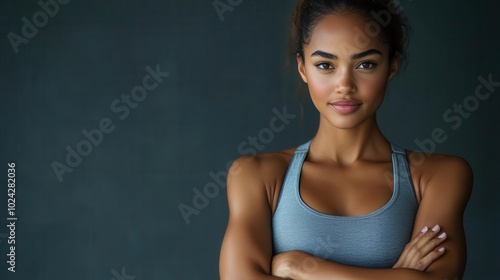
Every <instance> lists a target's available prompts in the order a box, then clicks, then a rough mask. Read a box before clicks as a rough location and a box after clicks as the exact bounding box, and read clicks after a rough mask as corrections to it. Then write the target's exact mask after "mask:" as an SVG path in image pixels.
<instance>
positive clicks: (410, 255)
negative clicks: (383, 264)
mask: <svg viewBox="0 0 500 280" xmlns="http://www.w3.org/2000/svg"><path fill="white" fill-rule="evenodd" d="M440 229H441V228H440V227H439V226H438V225H436V226H435V227H434V228H432V230H429V228H428V227H427V226H426V227H424V228H423V229H422V231H420V233H419V234H418V235H417V236H416V237H415V238H413V240H411V241H410V242H409V243H408V244H406V246H405V249H404V250H403V253H402V254H401V256H400V257H399V260H398V261H397V262H396V264H395V265H394V266H393V267H392V268H411V269H415V270H419V271H425V270H426V269H427V268H428V267H429V265H431V264H432V263H433V262H434V261H435V260H436V259H438V258H439V257H441V256H442V255H443V254H444V247H441V248H440V249H437V247H438V245H439V244H441V243H442V242H443V241H445V240H446V237H447V236H446V233H445V232H442V233H441V234H439V235H438V233H439V231H440Z"/></svg>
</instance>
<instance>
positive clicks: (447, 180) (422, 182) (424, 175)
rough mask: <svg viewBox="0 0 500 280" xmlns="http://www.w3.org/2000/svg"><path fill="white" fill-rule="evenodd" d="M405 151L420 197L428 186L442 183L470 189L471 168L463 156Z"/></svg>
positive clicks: (465, 189)
mask: <svg viewBox="0 0 500 280" xmlns="http://www.w3.org/2000/svg"><path fill="white" fill-rule="evenodd" d="M406 153H407V157H408V163H409V167H410V171H411V174H412V177H413V181H414V183H415V182H416V183H418V186H419V188H420V193H421V195H422V197H423V196H424V195H425V192H426V191H427V190H428V189H429V188H432V187H438V186H444V185H446V186H451V187H455V188H462V190H463V191H464V192H469V191H470V188H471V187H472V175H473V174H472V168H471V166H470V164H469V163H468V162H467V160H465V159H464V158H462V157H460V156H455V155H448V154H441V153H422V152H417V151H411V150H406ZM454 191H457V189H455V190H454Z"/></svg>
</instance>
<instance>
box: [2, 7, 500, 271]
mask: <svg viewBox="0 0 500 280" xmlns="http://www.w3.org/2000/svg"><path fill="white" fill-rule="evenodd" d="M224 2H225V1H224ZM463 2H465V1H463ZM294 3H295V1H294V0H287V1H278V0H274V1H248V0H244V1H243V2H242V3H241V4H240V5H238V6H236V7H234V10H233V11H231V12H226V13H224V20H223V21H221V19H220V18H219V16H218V15H217V13H216V11H215V9H214V7H213V5H212V1H211V0H203V1H201V0H197V1H159V0H155V1H153V0H142V1H117V0H114V1H95V0H92V1H77V0H73V1H70V2H69V3H68V4H66V5H61V6H60V11H59V12H58V13H57V14H56V15H55V16H54V17H51V18H49V20H48V23H47V24H46V26H44V27H43V28H39V30H38V33H37V35H36V36H35V37H33V38H31V39H29V42H28V43H27V44H21V45H20V46H19V52H18V53H17V54H16V53H15V51H14V50H13V47H12V46H11V44H10V43H9V40H8V39H7V34H9V32H13V33H16V34H18V35H20V34H21V28H22V25H23V22H22V21H21V18H22V17H24V16H25V17H27V18H28V19H30V20H31V19H32V16H33V15H34V14H35V13H36V12H37V11H40V10H41V8H40V6H39V5H38V4H37V1H2V2H1V3H0V35H1V36H2V37H1V38H2V39H1V40H0V63H1V66H0V71H1V72H0V74H1V75H0V91H1V101H0V129H1V132H0V133H1V146H0V147H1V150H0V166H2V168H1V169H0V173H1V174H3V175H2V178H6V174H7V162H10V161H14V162H15V163H16V165H17V167H16V173H17V193H16V208H17V209H16V216H17V217H18V221H17V227H16V242H17V243H16V245H17V247H16V248H17V249H16V256H17V258H16V270H17V272H16V273H15V274H13V273H7V265H6V261H5V260H6V254H7V242H6V241H7V239H6V238H5V235H0V242H1V243H0V252H1V254H0V275H1V277H0V278H2V279H6V278H5V277H4V275H6V276H7V277H8V278H7V279H52V280H56V279H113V278H115V279H117V280H118V279H119V278H120V277H118V278H117V277H116V275H115V274H116V273H118V274H121V272H122V268H124V269H125V274H126V275H129V276H135V279H136V280H139V279H147V280H151V279H218V256H219V248H220V244H221V241H222V238H223V234H224V230H225V225H226V222H227V215H228V213H227V202H226V196H225V194H226V193H225V189H219V190H220V193H219V194H218V195H217V196H215V197H213V198H210V199H209V204H208V206H206V207H205V208H204V209H202V210H201V211H200V213H199V214H198V215H192V216H191V217H190V223H189V225H187V224H186V223H185V221H184V220H183V218H182V216H181V214H180V211H179V209H178V207H179V205H180V204H181V203H184V204H186V205H191V206H192V205H193V202H192V200H193V196H194V191H193V189H197V190H201V191H203V187H204V186H205V185H206V184H207V183H210V182H213V181H214V180H213V179H212V178H211V177H210V176H209V174H210V172H211V171H213V172H220V171H224V170H226V165H227V164H228V162H230V161H231V160H232V159H234V158H236V157H238V156H239V155H240V152H239V151H238V146H239V145H240V143H242V142H243V141H246V140H247V138H248V137H249V136H254V135H258V133H259V132H260V131H262V130H263V129H264V128H266V127H268V125H269V121H270V120H271V118H272V117H273V116H274V113H273V108H276V109H278V110H280V111H281V110H282V109H283V107H284V106H287V110H288V112H289V113H292V114H296V115H297V117H296V118H295V119H293V120H291V122H290V124H289V125H287V126H286V128H285V129H284V130H283V131H282V132H277V133H275V134H274V136H273V138H272V141H270V143H268V144H266V145H265V148H264V150H263V151H275V150H280V149H284V148H289V147H293V146H297V145H299V144H301V143H303V142H305V141H307V140H308V139H310V138H311V137H312V136H313V135H314V133H315V131H316V129H317V120H318V117H317V113H316V111H315V109H314V107H313V106H312V104H311V102H310V101H309V97H308V96H307V93H301V91H300V89H299V84H300V83H299V82H298V80H297V75H296V74H295V64H294V63H292V64H291V69H287V68H286V66H285V63H286V45H287V34H288V23H289V18H290V13H291V10H292V8H293V5H294ZM401 5H402V7H403V8H404V11H405V12H406V13H407V14H408V16H409V18H410V21H411V23H412V25H413V28H414V30H415V32H414V34H413V37H412V40H411V46H410V52H411V56H410V63H409V65H408V67H407V69H406V70H405V71H404V72H403V73H400V75H399V77H398V78H397V79H396V80H395V81H393V82H392V83H391V85H390V87H389V90H388V94H387V96H386V101H385V103H384V105H383V106H382V108H381V110H380V112H379V122H380V125H381V127H382V129H383V131H384V133H385V134H386V135H387V137H389V139H391V141H393V142H395V143H398V144H399V145H401V146H404V147H407V148H410V149H418V147H417V145H416V144H415V140H416V139H419V140H422V139H424V138H429V137H430V136H431V132H432V130H433V129H435V128H442V129H443V130H444V131H445V132H446V134H447V137H448V138H447V140H446V141H445V142H444V143H441V144H438V145H437V146H436V151H437V152H439V153H448V154H455V155H460V156H462V157H464V158H465V159H467V160H468V161H469V163H470V164H471V166H472V167H473V170H474V190H473V194H472V198H471V200H470V202H469V205H468V207H467V209H466V213H465V225H466V232H467V242H468V265H467V272H466V277H465V279H494V278H498V277H499V275H500V274H499V273H498V271H497V270H496V269H495V267H494V266H495V265H498V264H499V263H500V258H499V255H498V251H499V250H500V242H499V241H498V239H497V238H498V236H499V233H500V227H499V225H498V222H499V221H500V208H499V207H498V202H497V200H498V199H499V195H500V191H499V188H498V183H497V182H498V181H500V177H499V175H498V174H499V172H498V170H499V167H500V166H499V162H498V156H499V149H498V146H497V145H496V144H497V143H498V142H499V140H500V137H499V130H498V122H499V117H498V116H499V115H498V106H499V105H500V103H499V97H498V96H497V95H498V92H499V88H497V91H496V92H494V93H493V94H492V95H491V96H490V98H488V99H487V100H485V101H481V102H480V104H479V107H478V108H477V110H475V111H473V112H471V114H470V116H469V117H468V118H466V119H465V118H464V119H463V122H462V124H461V126H460V127H459V128H458V129H456V130H454V129H452V128H451V124H450V123H449V122H446V121H445V120H444V119H443V113H444V112H445V111H446V110H447V109H449V108H452V106H453V104H455V103H462V102H463V100H464V99H465V98H467V97H468V96H470V95H473V94H474V90H475V88H476V86H477V85H478V84H479V82H478V79H477V77H478V76H480V75H481V76H483V77H487V76H488V75H489V74H491V75H492V77H493V80H495V81H500V64H499V61H500V60H499V54H498V50H499V49H500V40H499V36H498V35H497V34H498V21H497V19H498V14H497V13H498V8H499V7H498V4H497V3H495V4H494V1H492V0H491V1H487V0H483V1H474V3H467V4H462V3H460V4H457V2H456V1H418V0H413V1H409V0H401ZM158 64H159V65H160V68H161V70H162V71H166V72H169V73H170V76H168V77H167V78H165V79H164V81H163V82H162V83H161V84H160V85H159V86H158V88H156V89H155V90H153V91H151V92H149V93H148V95H147V98H146V99H145V100H144V101H142V102H141V103H140V104H139V105H138V107H137V108H135V109H132V110H131V111H130V115H129V116H128V117H127V118H125V119H124V120H120V119H119V118H118V116H119V114H116V113H114V112H112V111H111V109H110V104H111V103H112V102H113V101H114V100H115V99H117V98H120V95H121V94H130V91H131V89H132V88H133V87H134V86H136V85H140V84H141V83H142V78H143V77H144V76H145V75H146V74H147V72H146V70H145V67H146V66H148V65H149V66H151V67H152V68H155V66H156V65H158ZM103 118H109V119H111V120H112V122H113V124H114V125H115V127H116V128H115V130H114V131H113V132H112V133H109V134H105V135H104V138H103V140H102V143H101V144H100V145H98V146H95V147H93V150H92V152H91V154H90V155H89V156H87V157H84V158H83V161H82V162H81V164H79V165H78V166H77V167H75V168H74V170H73V172H72V173H65V174H64V175H63V181H62V182H59V180H58V179H57V177H56V175H55V173H54V171H53V169H52V167H51V164H52V163H53V162H54V161H57V162H60V163H64V162H65V156H66V150H65V147H66V146H67V145H69V146H71V147H73V148H75V147H76V145H77V144H78V143H79V142H80V141H82V140H84V139H85V137H84V136H83V134H82V132H81V131H82V130H83V129H87V130H91V129H94V128H96V127H98V123H99V121H100V120H101V119H103ZM3 182H4V183H2V185H1V186H2V190H1V191H0V194H1V196H0V198H1V200H0V213H1V215H0V234H6V233H7V229H6V224H7V222H6V215H7V203H6V202H7V196H6V194H7V190H6V189H7V186H6V180H5V181H3ZM121 278H123V279H125V278H124V277H121Z"/></svg>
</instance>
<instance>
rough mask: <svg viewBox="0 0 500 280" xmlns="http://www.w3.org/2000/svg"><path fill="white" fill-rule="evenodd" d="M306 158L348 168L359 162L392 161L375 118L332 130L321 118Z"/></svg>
mask: <svg viewBox="0 0 500 280" xmlns="http://www.w3.org/2000/svg"><path fill="white" fill-rule="evenodd" d="M309 151H310V152H309V155H308V157H309V159H310V160H312V161H318V162H329V163H334V164H338V165H344V166H347V165H351V164H353V163H355V162H356V161H358V160H369V161H385V160H391V158H390V156H391V146H390V142H389V141H388V140H387V139H386V138H385V137H384V135H383V134H382V132H381V131H380V128H379V127H378V124H377V121H376V117H375V116H373V117H372V118H370V119H368V120H366V121H365V122H363V123H362V124H360V125H359V126H357V127H355V128H349V129H341V128H337V127H334V126H333V125H332V124H331V123H330V122H328V120H326V119H323V118H320V124H319V128H318V132H317V133H316V136H314V138H313V139H312V141H311V147H310V149H309Z"/></svg>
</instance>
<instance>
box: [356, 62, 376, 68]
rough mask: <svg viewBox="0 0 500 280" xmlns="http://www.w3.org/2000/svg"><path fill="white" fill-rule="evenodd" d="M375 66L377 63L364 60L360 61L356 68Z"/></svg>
mask: <svg viewBox="0 0 500 280" xmlns="http://www.w3.org/2000/svg"><path fill="white" fill-rule="evenodd" d="M375 66H377V64H375V63H373V62H370V61H365V62H362V63H361V64H359V66H358V68H360V69H373V68H375Z"/></svg>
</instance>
